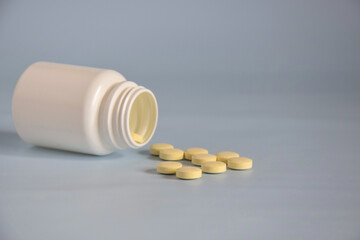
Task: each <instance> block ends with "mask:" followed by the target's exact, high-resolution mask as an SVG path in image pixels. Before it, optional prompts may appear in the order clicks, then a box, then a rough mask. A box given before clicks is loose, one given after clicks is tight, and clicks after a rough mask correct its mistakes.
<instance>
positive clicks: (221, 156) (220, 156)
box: [216, 152, 239, 163]
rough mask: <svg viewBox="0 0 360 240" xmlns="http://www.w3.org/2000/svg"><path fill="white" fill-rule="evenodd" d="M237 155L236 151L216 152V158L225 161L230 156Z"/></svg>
mask: <svg viewBox="0 0 360 240" xmlns="http://www.w3.org/2000/svg"><path fill="white" fill-rule="evenodd" d="M235 157H239V154H237V153H236V152H219V153H217V154H216V160H217V161H221V162H224V163H226V161H227V160H228V159H230V158H235Z"/></svg>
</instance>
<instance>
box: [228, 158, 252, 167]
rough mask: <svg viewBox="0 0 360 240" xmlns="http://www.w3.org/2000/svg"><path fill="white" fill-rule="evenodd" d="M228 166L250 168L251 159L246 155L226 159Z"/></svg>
mask: <svg viewBox="0 0 360 240" xmlns="http://www.w3.org/2000/svg"><path fill="white" fill-rule="evenodd" d="M227 164H228V167H229V168H231V169H236V170H245V169H250V168H252V160H251V159H250V158H246V157H236V158H231V159H229V160H228V161H227Z"/></svg>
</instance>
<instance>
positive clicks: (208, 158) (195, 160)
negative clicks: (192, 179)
mask: <svg viewBox="0 0 360 240" xmlns="http://www.w3.org/2000/svg"><path fill="white" fill-rule="evenodd" d="M212 161H213V162H214V161H216V156H215V155H212V154H207V153H201V154H195V155H193V156H192V160H191V163H192V164H194V165H199V166H200V165H201V163H203V162H212Z"/></svg>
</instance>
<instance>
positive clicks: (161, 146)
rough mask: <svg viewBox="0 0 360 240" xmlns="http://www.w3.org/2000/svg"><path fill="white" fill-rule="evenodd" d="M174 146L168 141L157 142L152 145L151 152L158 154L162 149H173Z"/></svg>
mask: <svg viewBox="0 0 360 240" xmlns="http://www.w3.org/2000/svg"><path fill="white" fill-rule="evenodd" d="M172 148H174V146H173V145H171V144H167V143H155V144H153V145H151V146H150V154H151V155H155V156H158V155H159V153H160V151H161V150H164V149H172Z"/></svg>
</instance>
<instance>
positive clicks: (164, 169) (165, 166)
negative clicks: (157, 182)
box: [157, 162, 182, 174]
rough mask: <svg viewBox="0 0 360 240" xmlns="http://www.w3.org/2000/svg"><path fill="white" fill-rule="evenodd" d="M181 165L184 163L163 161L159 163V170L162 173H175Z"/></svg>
mask: <svg viewBox="0 0 360 240" xmlns="http://www.w3.org/2000/svg"><path fill="white" fill-rule="evenodd" d="M181 167H182V164H181V163H179V162H161V163H158V165H157V172H158V173H162V174H175V173H176V169H178V168H181Z"/></svg>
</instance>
